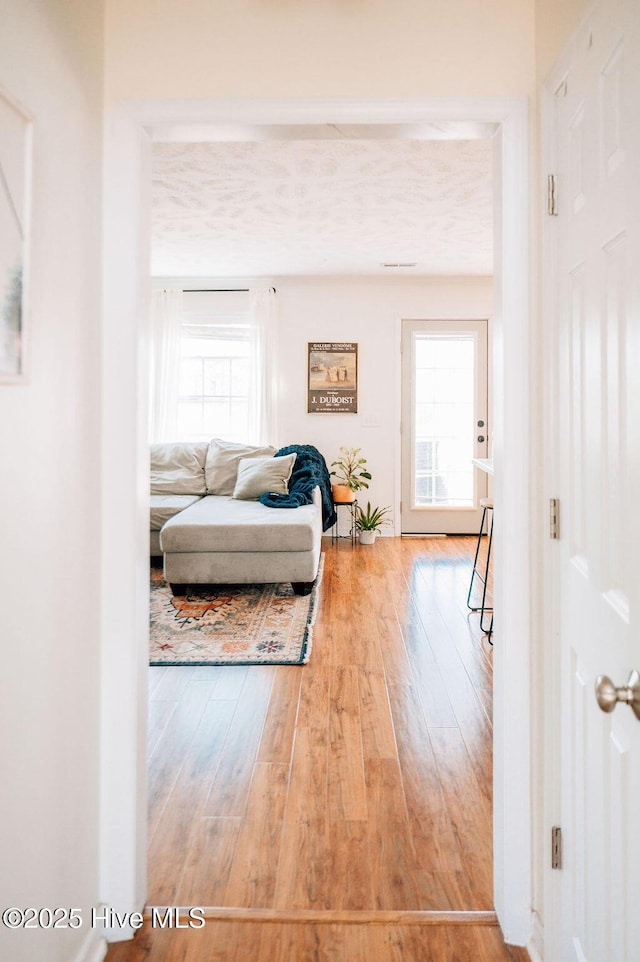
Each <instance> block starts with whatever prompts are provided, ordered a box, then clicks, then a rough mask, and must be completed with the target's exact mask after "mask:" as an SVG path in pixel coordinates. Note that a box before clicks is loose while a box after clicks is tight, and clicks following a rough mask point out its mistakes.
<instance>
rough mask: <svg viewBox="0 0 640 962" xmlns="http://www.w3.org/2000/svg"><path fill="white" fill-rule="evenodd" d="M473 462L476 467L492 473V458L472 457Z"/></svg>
mask: <svg viewBox="0 0 640 962" xmlns="http://www.w3.org/2000/svg"><path fill="white" fill-rule="evenodd" d="M473 463H474V464H475V466H476V468H480V470H481V471H485V472H486V473H487V474H493V458H474V459H473Z"/></svg>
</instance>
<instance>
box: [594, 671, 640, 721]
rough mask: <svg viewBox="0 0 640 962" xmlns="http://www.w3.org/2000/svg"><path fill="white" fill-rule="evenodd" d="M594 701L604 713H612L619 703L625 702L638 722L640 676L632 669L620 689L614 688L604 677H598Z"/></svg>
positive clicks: (639, 717)
mask: <svg viewBox="0 0 640 962" xmlns="http://www.w3.org/2000/svg"><path fill="white" fill-rule="evenodd" d="M596 699H597V701H598V705H599V706H600V708H601V709H602V711H606V712H610V711H613V709H614V708H615V707H616V705H617V704H618V702H619V701H620V702H625V703H626V704H627V705H629V707H630V708H631V710H632V712H633V714H634V715H635V716H636V718H637V719H639V720H640V674H638V672H637V671H636V670H635V668H634V670H633V671H632V672H631V674H630V675H629V681H628V682H627V684H626V685H624V686H623V687H622V688H616V686H615V685H614V684H613V682H612V681H611V679H610V678H607V676H606V675H598V677H597V678H596Z"/></svg>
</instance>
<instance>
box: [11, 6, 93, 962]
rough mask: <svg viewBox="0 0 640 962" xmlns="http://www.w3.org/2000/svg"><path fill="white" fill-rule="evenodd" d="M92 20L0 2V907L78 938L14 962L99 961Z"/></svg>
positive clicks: (19, 954)
mask: <svg viewBox="0 0 640 962" xmlns="http://www.w3.org/2000/svg"><path fill="white" fill-rule="evenodd" d="M102 13H103V11H102V2H101V0H48V2H47V3H43V2H31V3H25V2H24V0H2V2H1V3H0V23H1V24H2V28H1V29H0V84H1V85H2V86H3V87H4V88H5V89H6V90H8V91H9V92H11V93H12V94H13V95H14V96H15V97H17V98H18V99H19V100H20V101H21V102H22V104H23V105H24V106H25V108H26V109H27V110H28V111H29V112H30V113H31V114H32V116H33V118H34V158H33V161H34V162H33V237H32V248H31V284H30V303H31V319H32V344H31V347H32V352H31V373H30V380H29V383H28V384H27V385H16V386H0V425H1V428H0V430H1V440H0V452H1V453H0V458H1V462H2V470H0V505H2V509H1V521H0V527H1V532H0V597H1V599H2V603H1V605H0V638H1V640H2V677H1V681H0V687H1V689H2V692H1V695H0V732H2V737H1V739H0V772H1V773H2V774H1V778H2V789H1V791H0V826H1V828H0V832H1V838H0V852H1V853H2V854H1V856H0V859H1V863H2V868H1V873H0V904H1V905H2V906H3V907H5V906H7V907H8V906H11V905H17V906H21V907H26V906H35V907H40V906H52V907H56V906H68V907H76V908H79V909H81V911H82V914H83V918H84V925H83V926H82V928H80V929H78V930H76V931H74V930H71V929H58V930H56V931H52V930H45V929H41V930H39V931H18V932H11V931H9V930H8V929H6V928H5V927H4V926H0V957H1V958H3V959H7V960H9V959H10V960H11V962H34V960H43V962H44V960H46V962H62V960H65V962H68V960H72V959H80V958H83V959H84V958H88V957H89V955H88V954H85V952H84V950H85V949H86V950H87V953H88V952H89V951H91V952H94V951H95V950H97V951H98V953H99V951H100V949H99V945H98V935H97V933H96V932H93V933H92V932H91V931H90V930H89V928H88V920H89V913H90V909H91V906H93V905H94V904H95V903H96V901H97V899H98V849H97V844H98V746H99V743H98V704H99V674H98V671H99V642H100V637H99V603H100V597H99V564H98V549H99V531H100V489H99V484H98V481H97V474H96V471H97V465H98V458H99V445H100V400H99V384H100V358H99V330H100V312H101V303H100V300H101V290H100V172H101V171H100V145H101V103H102ZM86 940H89V942H91V941H92V940H93V942H95V947H91V949H90V948H89V946H88V945H87V944H86ZM83 947H84V948H83ZM92 957H93V958H97V957H98V955H96V954H94V955H93V956H92Z"/></svg>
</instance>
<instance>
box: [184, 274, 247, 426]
mask: <svg viewBox="0 0 640 962" xmlns="http://www.w3.org/2000/svg"><path fill="white" fill-rule="evenodd" d="M250 346H251V345H250V324H249V299H248V294H246V293H244V292H240V291H232V292H227V291H225V292H209V291H206V292H205V291H202V292H195V293H191V292H185V294H184V300H183V314H182V324H181V328H180V370H179V381H178V417H177V427H178V437H180V438H182V439H184V440H185V441H207V440H209V439H210V438H212V437H222V438H224V439H225V440H228V441H245V440H246V439H247V437H248V436H249V382H250V365H251V358H250Z"/></svg>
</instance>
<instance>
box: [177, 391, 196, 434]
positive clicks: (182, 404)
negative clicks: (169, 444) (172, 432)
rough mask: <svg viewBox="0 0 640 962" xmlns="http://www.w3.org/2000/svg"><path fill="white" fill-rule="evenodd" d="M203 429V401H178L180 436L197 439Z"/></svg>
mask: <svg viewBox="0 0 640 962" xmlns="http://www.w3.org/2000/svg"><path fill="white" fill-rule="evenodd" d="M201 430H202V401H199V400H196V401H185V400H181V401H179V402H178V437H179V438H180V439H184V440H185V441H197V440H198V439H199V438H200V434H201Z"/></svg>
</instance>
